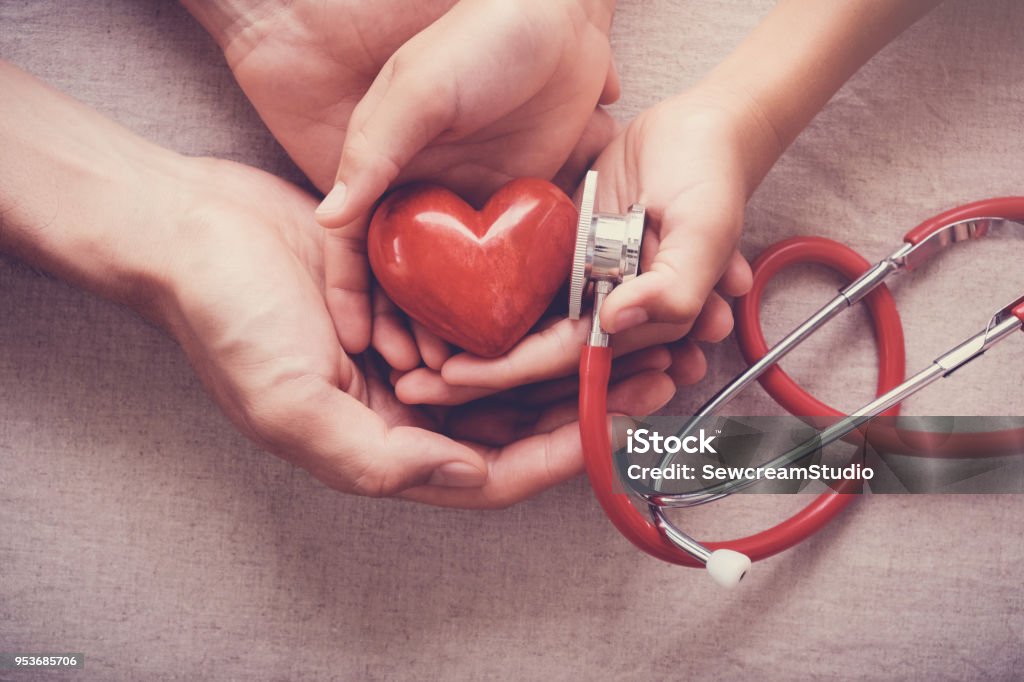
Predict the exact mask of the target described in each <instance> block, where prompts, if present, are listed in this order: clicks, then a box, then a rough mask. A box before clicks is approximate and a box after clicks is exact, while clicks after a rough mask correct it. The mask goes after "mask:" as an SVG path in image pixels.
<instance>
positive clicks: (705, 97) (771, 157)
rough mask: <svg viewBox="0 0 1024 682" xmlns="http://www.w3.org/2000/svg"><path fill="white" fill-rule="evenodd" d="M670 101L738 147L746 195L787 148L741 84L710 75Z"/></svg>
mask: <svg viewBox="0 0 1024 682" xmlns="http://www.w3.org/2000/svg"><path fill="white" fill-rule="evenodd" d="M669 101H670V102H672V103H673V105H674V106H677V107H679V109H680V111H683V112H685V114H684V115H685V116H686V117H688V118H689V119H690V121H693V120H698V122H699V124H700V125H702V126H703V127H705V128H709V129H713V130H715V131H717V135H716V137H717V138H719V139H722V140H724V141H725V144H726V146H728V147H730V148H732V149H734V150H735V152H736V154H737V156H738V159H737V161H738V163H739V164H740V167H741V170H742V175H743V178H742V180H743V184H744V192H745V195H746V197H747V198H749V197H750V195H751V194H753V193H754V190H756V189H757V187H758V185H760V184H761V181H762V180H763V179H764V176H765V175H767V173H768V171H769V170H771V167H772V166H773V165H775V162H776V161H778V159H779V157H780V156H782V153H783V152H784V151H785V149H786V146H787V142H786V141H785V140H784V138H783V137H782V136H780V134H779V130H778V129H777V128H776V126H775V125H774V123H773V122H772V120H771V119H770V118H769V116H768V115H767V113H766V112H765V110H764V109H763V107H761V106H760V104H759V102H758V101H757V99H756V97H754V95H753V94H751V93H749V92H748V91H746V90H745V89H744V88H743V87H742V86H741V85H739V84H734V83H729V82H727V81H723V80H721V79H719V80H715V79H711V78H709V79H705V80H704V81H702V82H700V83H699V84H698V85H696V86H695V87H693V88H692V89H690V90H688V91H686V92H684V93H682V94H680V95H677V96H675V97H674V98H672V99H670V100H669Z"/></svg>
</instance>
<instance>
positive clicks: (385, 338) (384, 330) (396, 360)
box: [371, 287, 420, 371]
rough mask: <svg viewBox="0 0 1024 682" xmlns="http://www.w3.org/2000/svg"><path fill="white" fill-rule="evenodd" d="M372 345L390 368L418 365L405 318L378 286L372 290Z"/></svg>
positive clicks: (417, 358)
mask: <svg viewBox="0 0 1024 682" xmlns="http://www.w3.org/2000/svg"><path fill="white" fill-rule="evenodd" d="M371 339H372V345H373V347H374V348H375V349H376V350H377V352H378V353H380V354H381V356H382V357H383V358H384V360H385V362H387V363H388V364H389V365H390V366H391V367H393V368H394V369H397V370H402V371H408V370H411V369H414V368H416V367H418V366H419V364H420V354H419V350H418V349H417V348H416V342H415V341H414V340H413V337H412V333H411V332H410V331H409V328H408V327H407V326H406V320H405V316H404V315H403V314H402V313H401V312H400V311H399V310H398V308H396V307H395V304H394V303H392V302H391V299H389V298H388V297H387V295H386V294H385V293H384V292H383V291H382V290H381V288H380V287H374V289H373V330H372V335H371Z"/></svg>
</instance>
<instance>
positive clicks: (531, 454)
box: [0, 62, 673, 506]
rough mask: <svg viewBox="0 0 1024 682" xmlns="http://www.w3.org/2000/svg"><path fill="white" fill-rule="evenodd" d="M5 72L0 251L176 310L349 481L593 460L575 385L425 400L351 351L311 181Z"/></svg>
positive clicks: (426, 486) (627, 405) (178, 334)
mask: <svg viewBox="0 0 1024 682" xmlns="http://www.w3.org/2000/svg"><path fill="white" fill-rule="evenodd" d="M0 89H2V90H3V91H4V92H8V93H11V97H6V98H3V100H0V121H2V122H3V125H2V126H0V147H2V148H3V149H5V150H6V151H7V153H6V154H4V155H3V156H2V157H0V251H4V252H9V253H12V254H14V255H16V256H20V257H22V258H24V259H25V260H26V261H28V262H29V263H31V264H33V265H35V266H37V267H41V268H44V269H47V270H49V271H51V272H53V273H54V274H57V275H59V276H61V277H63V278H65V279H67V280H69V281H71V282H73V283H76V284H79V285H81V286H83V287H85V288H88V289H89V290H91V291H94V292H96V293H98V294H100V295H103V296H105V297H108V298H111V299H113V300H117V301H120V302H123V303H125V304H127V305H130V306H132V307H133V308H135V309H136V310H138V311H140V312H141V313H143V314H144V315H145V316H147V317H148V318H150V319H152V320H153V321H154V322H156V323H157V324H159V325H161V326H163V327H165V328H166V329H167V330H169V331H170V333H171V334H173V336H174V337H175V338H176V339H177V340H178V341H179V342H180V343H181V345H182V347H183V348H184V349H185V352H186V353H187V354H188V357H189V359H190V360H191V362H192V364H193V366H194V367H195V368H196V370H197V372H198V373H199V375H200V377H201V378H202V380H203V382H204V384H205V385H206V386H207V388H208V389H209V391H210V393H211V394H212V395H213V397H214V399H215V400H216V402H217V403H218V405H220V407H221V408H222V409H223V410H224V411H225V413H226V414H227V415H228V417H229V418H230V419H231V420H232V421H233V422H234V423H235V424H236V425H237V426H238V428H239V429H240V430H241V431H242V432H243V433H245V434H246V435H247V436H249V437H251V438H252V439H254V440H255V441H256V442H258V443H259V444H261V445H263V446H265V447H267V448H268V449H270V450H272V451H273V452H275V453H277V454H279V455H280V456H282V457H284V458H286V459H289V460H291V461H293V462H295V463H297V464H299V465H300V466H302V467H304V468H306V469H308V470H309V471H311V472H312V473H313V474H314V475H315V476H317V477H318V478H320V479H321V480H323V481H324V482H326V483H327V484H329V485H331V486H333V487H335V488H337V489H339V490H344V491H347V492H353V493H359V494H366V495H395V494H400V495H403V496H406V497H411V498H415V499H420V500H424V501H429V502H433V503H437V504H457V505H462V506H500V505H505V504H509V503H511V502H514V501H516V500H518V499H521V498H522V497H525V496H527V495H530V494H533V493H535V492H538V491H539V490H541V489H543V488H544V487H546V486H548V485H552V484H554V483H556V482H558V481H560V480H562V479H564V478H567V477H569V476H572V475H574V474H575V473H577V472H578V471H580V470H581V468H582V459H581V453H580V444H579V434H578V426H577V425H576V424H575V423H574V420H575V407H574V406H573V405H572V403H571V401H569V402H566V401H565V400H564V399H563V398H564V395H559V394H558V393H557V392H549V393H548V394H547V395H546V396H533V398H532V400H531V401H530V402H531V404H532V405H533V407H529V408H527V407H524V404H525V403H524V401H517V403H516V404H513V405H493V404H492V405H474V406H469V407H467V408H465V409H463V410H459V411H452V412H450V413H444V412H441V411H439V410H429V411H428V410H418V409H411V408H409V407H407V406H404V405H402V404H400V403H399V402H398V401H397V400H395V398H394V394H393V391H392V389H391V387H390V385H389V384H388V382H387V381H382V380H381V373H380V372H379V371H378V368H377V367H376V365H375V362H374V358H373V357H372V356H369V357H364V358H353V357H350V356H349V355H347V354H346V353H345V352H344V351H343V350H342V348H341V347H340V345H339V343H338V340H337V336H336V334H335V332H334V329H333V325H332V323H331V320H330V317H329V315H328V312H327V308H326V305H325V302H324V297H323V287H322V285H323V276H324V275H323V256H322V253H323V249H322V246H323V244H322V240H323V234H324V231H323V229H322V228H320V227H319V226H318V225H317V224H316V223H315V221H314V220H313V217H312V209H313V206H314V203H315V202H314V200H313V199H312V197H309V196H308V195H306V194H304V193H303V192H302V191H300V190H299V189H297V188H296V187H294V186H292V185H290V184H288V183H286V182H284V181H282V180H280V179H278V178H275V177H273V176H271V175H269V174H266V173H263V172H261V171H257V170H254V169H250V168H246V167H244V166H240V165H238V164H234V163H230V162H224V161H213V160H202V159H185V158H183V157H181V156H179V155H177V154H173V153H171V152H168V151H167V150H163V149H160V148H159V147H156V146H155V145H152V144H149V143H147V142H145V141H143V140H140V139H139V138H137V137H135V136H134V135H132V134H131V133H129V132H128V131H126V130H124V129H123V128H121V127H119V126H117V125H115V124H113V123H111V122H110V121H108V120H106V119H104V118H103V117H102V116H100V115H98V114H97V113H96V112H94V111H91V110H89V109H87V108H86V107H83V106H82V105H80V104H78V103H76V102H74V101H72V100H70V99H68V98H66V97H64V96H62V95H60V94H58V93H55V92H53V91H52V90H50V89H48V88H46V87H44V86H43V85H41V84H40V83H39V82H38V81H36V80H34V79H33V78H31V77H30V76H28V75H27V74H25V73H23V72H21V71H18V70H17V69H15V68H13V67H11V66H9V65H6V64H4V63H3V62H0ZM637 369H638V370H640V368H637ZM662 369H664V363H663V362H661V363H660V364H659V363H658V362H654V363H651V362H648V363H647V365H646V366H645V368H643V369H642V371H639V373H637V374H635V375H634V376H632V377H630V378H627V379H624V380H622V381H619V382H617V384H616V385H615V386H614V387H613V389H612V392H611V396H610V404H611V405H612V407H611V409H612V410H617V411H622V412H628V413H636V412H645V411H648V410H653V409H657V407H659V406H660V405H662V404H664V402H665V401H667V400H668V399H669V397H670V396H671V394H672V391H673V389H672V386H671V382H670V381H669V380H668V378H667V377H666V376H665V375H664V373H663V372H662V371H661V370H662ZM439 425H440V426H443V427H444V429H445V430H447V431H449V432H451V433H453V434H457V435H459V437H460V438H464V439H466V440H454V439H452V438H448V437H445V436H442V435H440V434H439V433H436V432H435V431H434V430H433V429H434V428H436V427H437V426H439ZM469 439H472V440H469ZM474 441H475V442H474Z"/></svg>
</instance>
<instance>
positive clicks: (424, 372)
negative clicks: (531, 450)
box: [395, 346, 672, 405]
mask: <svg viewBox="0 0 1024 682" xmlns="http://www.w3.org/2000/svg"><path fill="white" fill-rule="evenodd" d="M671 363H672V358H671V356H670V355H669V351H668V349H667V348H666V347H664V346H655V347H652V348H646V349H643V350H640V351H637V352H634V353H630V354H628V355H625V356H623V357H622V358H620V359H618V360H616V361H615V363H614V364H613V365H612V380H613V381H617V380H620V379H623V378H625V377H628V376H631V375H633V374H637V373H639V372H643V371H648V370H658V371H664V370H666V369H668V367H669V365H670V364H671ZM578 385H579V381H578V380H577V379H576V378H573V377H566V378H563V379H554V380H551V381H545V382H542V383H539V384H534V385H530V386H522V387H519V388H513V389H511V390H509V391H506V392H504V393H499V389H496V388H487V387H479V386H453V385H451V384H449V383H448V382H446V381H445V380H444V378H443V377H442V376H441V374H440V372H437V371H434V370H430V369H426V368H422V367H421V368H419V369H414V370H413V371H411V372H408V373H406V374H404V375H403V376H402V377H401V380H399V381H396V383H395V395H396V396H398V399H399V400H401V401H402V402H403V403H406V404H407V405H463V404H465V403H468V402H470V401H473V400H479V399H480V398H483V397H486V396H489V395H495V398H496V399H498V400H504V401H512V402H514V403H518V404H527V405H543V404H547V403H551V402H554V401H557V400H562V399H564V398H566V397H569V396H571V395H575V393H576V391H577V388H578Z"/></svg>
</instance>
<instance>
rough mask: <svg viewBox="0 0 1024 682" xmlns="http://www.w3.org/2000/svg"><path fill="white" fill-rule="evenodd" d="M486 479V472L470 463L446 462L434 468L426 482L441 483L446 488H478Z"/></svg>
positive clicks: (431, 483)
mask: <svg viewBox="0 0 1024 682" xmlns="http://www.w3.org/2000/svg"><path fill="white" fill-rule="evenodd" d="M486 479H487V474H485V473H484V472H482V471H480V470H479V469H477V468H476V467H475V466H473V465H472V464H467V463H465V462H448V463H447V464H443V465H441V466H439V467H438V468H436V469H434V473H433V474H432V475H431V476H430V480H429V481H427V483H429V484H430V485H442V486H445V487H446V488H478V487H480V486H481V485H483V483H484V481H485V480H486Z"/></svg>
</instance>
